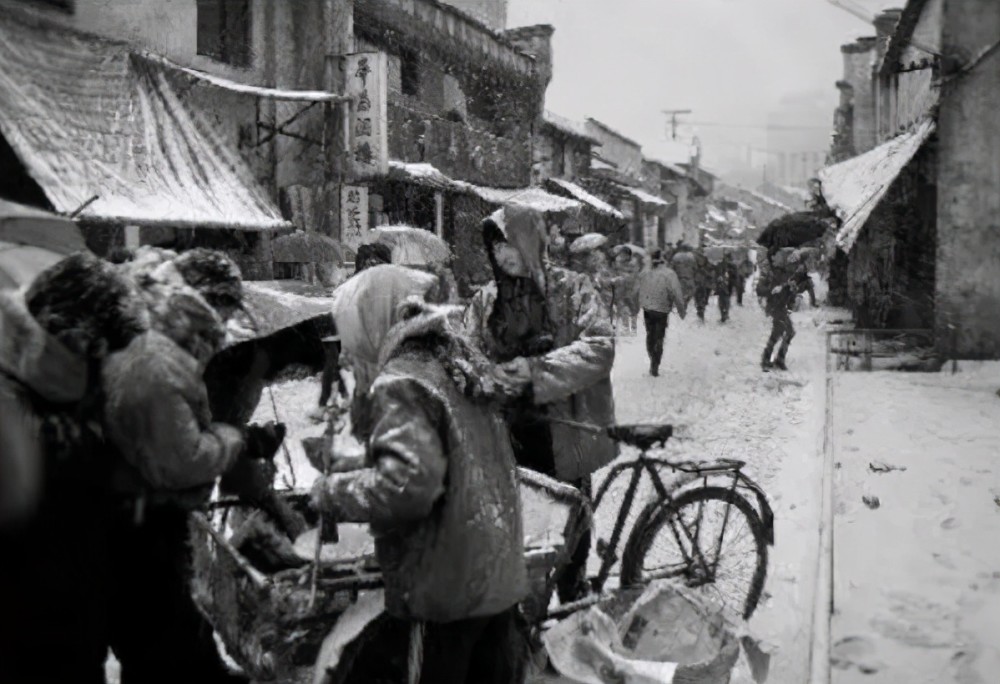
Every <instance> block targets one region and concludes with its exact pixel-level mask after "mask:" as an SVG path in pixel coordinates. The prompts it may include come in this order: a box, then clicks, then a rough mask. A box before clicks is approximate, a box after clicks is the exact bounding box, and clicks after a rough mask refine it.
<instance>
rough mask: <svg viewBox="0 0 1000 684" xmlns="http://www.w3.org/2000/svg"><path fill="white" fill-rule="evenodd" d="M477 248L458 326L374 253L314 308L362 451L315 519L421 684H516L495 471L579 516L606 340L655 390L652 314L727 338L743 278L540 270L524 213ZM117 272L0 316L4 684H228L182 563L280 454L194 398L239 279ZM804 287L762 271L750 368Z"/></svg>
mask: <svg viewBox="0 0 1000 684" xmlns="http://www.w3.org/2000/svg"><path fill="white" fill-rule="evenodd" d="M482 234H483V245H484V248H485V250H486V254H487V256H488V259H489V264H490V266H491V269H492V273H491V275H492V278H491V280H490V282H489V283H488V284H486V285H485V286H483V287H482V288H480V289H479V290H478V291H477V292H476V293H475V294H474V296H473V297H472V298H471V300H469V301H467V302H465V303H463V304H461V305H460V304H459V303H458V302H457V301H456V297H455V288H454V285H453V279H451V278H449V277H447V274H446V273H444V272H443V269H433V268H430V269H422V270H421V269H414V268H409V267H405V266H400V265H395V264H392V263H390V262H391V261H392V255H391V252H390V251H389V250H387V249H385V248H382V247H381V246H379V245H368V246H364V247H363V249H362V250H361V251H360V252H359V253H358V255H357V260H356V264H357V271H356V273H355V275H354V276H353V277H351V278H350V279H349V280H348V281H347V282H346V283H344V284H343V285H341V286H340V287H339V288H338V289H337V290H336V291H335V293H334V304H333V312H332V313H333V319H334V321H335V324H336V329H337V335H338V339H339V346H335V345H328V347H330V348H331V349H333V348H336V351H335V352H334V353H331V354H328V356H327V368H326V371H325V372H324V380H323V389H322V394H323V396H322V397H321V403H325V401H326V399H327V398H328V397H329V396H330V394H331V388H332V386H333V384H335V383H336V384H338V386H339V389H340V391H341V392H345V391H346V389H345V387H344V385H343V383H342V382H338V381H337V379H336V378H337V376H338V375H339V374H338V372H337V370H338V367H339V364H340V363H341V362H343V363H344V365H346V366H347V367H349V368H350V370H351V371H352V374H353V377H354V380H355V389H354V394H353V397H352V399H351V411H350V416H351V421H350V424H351V430H352V431H353V433H354V435H355V436H356V437H357V438H358V440H359V442H361V443H362V444H364V445H365V447H366V449H365V455H364V457H363V459H361V460H360V461H353V462H351V463H348V462H347V459H345V460H344V461H343V462H341V463H337V458H336V456H337V455H336V454H331V455H330V457H331V459H332V461H333V462H334V467H333V468H332V472H329V473H327V474H325V475H323V476H321V477H320V478H318V479H317V481H316V482H315V484H314V485H313V489H312V497H311V499H312V505H313V506H314V508H315V509H316V510H317V511H319V512H320V513H322V514H323V515H324V516H326V517H325V518H324V519H327V518H329V519H331V520H336V521H341V522H362V523H367V524H368V525H369V526H370V529H371V531H372V534H373V536H374V538H375V542H376V555H377V560H378V563H379V567H380V569H381V572H382V574H383V577H384V584H385V618H384V619H385V620H386V621H387V622H389V623H391V625H392V627H391V629H390V631H393V630H395V631H396V632H397V633H401V634H404V635H405V636H406V639H405V644H403V645H401V646H400V649H405V650H406V653H407V656H408V657H407V658H406V662H407V667H408V669H409V670H411V675H412V674H413V671H417V672H419V673H420V675H419V680H420V681H424V682H445V681H447V682H504V683H508V682H521V681H524V677H525V671H526V666H527V659H528V641H527V630H526V627H525V624H524V619H523V617H522V616H521V614H520V611H519V609H518V605H519V603H520V602H521V601H522V600H523V599H524V598H525V597H526V595H527V592H528V581H527V575H526V567H525V558H524V539H523V532H522V519H521V509H520V498H519V491H518V479H517V473H516V468H515V466H521V467H524V468H529V469H532V470H535V471H537V472H539V473H542V474H544V475H547V476H549V477H552V478H555V479H557V480H559V481H562V482H564V483H568V484H571V485H573V486H574V487H577V488H579V489H580V490H582V491H584V492H588V491H589V488H590V478H591V475H592V474H593V473H594V472H595V471H596V470H598V469H599V468H601V467H603V466H605V465H607V464H608V463H610V462H611V461H612V460H613V459H614V458H615V457H616V456H617V447H616V444H615V443H614V442H613V441H612V440H611V439H610V438H609V437H608V436H607V435H606V434H604V433H602V432H600V431H595V430H587V429H582V428H581V426H583V425H588V426H608V425H611V424H613V423H614V417H615V407H614V399H613V394H612V387H611V369H612V366H613V363H614V358H615V337H616V335H626V336H627V335H635V334H636V330H637V318H638V315H639V313H642V316H643V320H644V324H645V329H646V349H647V351H648V354H649V359H650V373H651V374H652V375H653V376H656V375H657V374H658V372H659V368H660V364H661V360H662V354H663V343H664V337H665V335H666V331H667V328H668V321H669V315H670V313H671V312H672V311H676V312H677V314H678V315H680V316H681V317H682V318H683V317H684V316H686V313H687V309H688V304H689V303H690V301H691V300H692V299H693V300H694V303H695V308H696V311H697V314H698V317H699V318H700V319H702V320H704V316H705V311H706V308H707V304H708V301H709V298H710V296H711V295H713V294H714V295H716V296H717V298H718V305H719V313H720V318H721V321H722V322H725V321H726V320H727V319H728V316H729V305H730V300H731V298H732V297H733V296H735V297H736V300H737V304H738V305H740V304H742V297H743V290H744V289H745V287H746V280H747V278H748V276H749V275H750V274H751V273H752V271H753V265H752V264H751V263H749V262H748V261H737V260H735V259H733V258H732V256H730V255H727V256H725V257H724V258H723V259H722V260H721V262H719V263H717V264H716V263H712V262H711V261H710V260H709V259H708V257H707V256H706V254H705V252H704V250H702V249H692V248H690V247H688V246H686V245H684V244H678V245H676V246H673V247H671V248H670V249H668V250H664V251H657V252H654V253H653V254H652V255H651V258H650V260H649V264H648V265H646V264H644V263H643V259H642V254H641V253H640V252H639V251H637V250H635V249H633V248H628V247H625V248H619V249H616V250H612V251H611V254H612V256H613V259H609V258H608V256H607V254H608V249H607V239H606V238H605V237H604V236H600V235H595V234H591V235H585V236H583V237H580V238H577V239H576V240H574V241H573V242H571V243H569V244H564V243H560V244H558V245H553V242H552V239H551V238H552V235H551V233H550V231H549V228H548V226H547V225H546V221H545V218H544V216H543V215H542V214H539V213H538V212H535V211H533V210H530V209H527V208H518V207H507V208H504V209H501V210H499V211H497V212H496V213H494V214H492V215H491V216H489V217H488V218H487V219H486V220H484V221H483V224H482ZM115 261H116V263H112V262H111V261H108V260H102V259H99V258H97V257H94V256H92V255H88V254H78V255H74V256H71V257H68V258H66V259H64V260H63V261H61V262H59V263H58V264H56V265H55V266H53V267H51V268H49V269H47V270H46V271H44V272H43V273H42V274H41V275H40V276H39V277H38V278H37V279H36V280H35V281H34V282H33V283H32V284H31V286H30V287H28V288H27V289H25V290H18V291H7V292H2V293H0V333H2V334H0V402H2V404H3V411H2V413H0V416H2V419H3V429H2V431H0V448H2V449H3V451H2V452H0V488H2V489H3V492H2V494H3V498H2V501H3V504H4V506H3V507H2V509H0V513H2V516H3V517H2V518H0V535H2V540H0V541H2V543H3V548H4V549H5V558H6V559H8V560H5V562H4V563H2V564H0V605H2V606H3V610H2V611H0V628H2V634H0V648H2V649H3V652H2V653H0V680H2V681H5V682H36V681H72V682H81V683H86V682H103V681H104V677H105V675H104V662H105V659H106V655H107V652H108V650H109V648H110V649H111V650H112V651H113V652H114V654H115V656H116V657H117V658H118V660H119V661H120V663H121V682H122V684H135V683H144V684H148V683H154V684H155V683H156V682H164V683H166V682H182V681H198V682H230V681H241V679H240V677H239V676H237V675H235V674H232V673H230V672H229V671H228V670H227V669H226V667H225V666H224V665H223V663H222V661H221V660H220V657H219V655H218V652H217V649H216V646H215V643H214V640H213V635H212V627H211V625H210V624H209V623H208V622H207V621H206V620H205V619H204V618H203V617H202V616H201V614H200V613H199V612H198V610H197V608H196V607H195V605H194V602H193V600H192V598H191V592H190V580H191V571H192V570H191V551H190V548H189V545H188V538H187V534H188V516H189V513H190V512H191V511H192V510H195V509H197V508H199V507H200V506H202V505H204V504H205V502H206V501H207V500H208V497H209V496H210V493H211V491H212V488H213V485H214V484H215V483H216V482H217V481H218V480H219V478H220V477H222V478H223V479H224V480H225V481H226V482H228V484H229V489H230V491H233V493H236V494H238V495H239V494H244V495H246V496H248V497H251V498H252V497H258V498H259V489H260V487H261V486H262V485H261V478H262V477H265V475H263V474H262V473H266V472H267V471H266V470H261V465H260V464H261V463H262V462H264V461H266V458H262V456H264V457H266V456H267V455H268V454H266V453H265V454H261V453H260V452H261V451H270V452H271V454H273V451H274V450H276V449H277V447H278V443H279V442H280V441H281V439H282V437H283V435H284V430H283V428H281V427H280V426H278V427H277V428H276V427H275V426H274V425H269V426H254V425H247V424H246V420H248V416H247V415H246V412H245V411H243V412H242V413H241V411H239V410H236V409H235V408H232V407H229V406H227V401H228V400H230V397H228V395H227V391H231V387H232V386H233V385H232V382H233V381H234V378H226V377H215V376H213V374H212V373H209V374H207V375H206V368H207V367H208V365H209V362H210V360H211V359H212V358H213V356H215V355H216V354H217V353H218V352H219V351H220V349H221V348H222V345H223V341H224V338H225V334H226V333H225V331H226V323H227V321H228V320H229V319H230V318H231V317H232V316H234V315H235V314H237V313H238V312H239V311H240V310H241V308H242V306H243V295H242V286H241V280H240V275H239V270H238V269H237V268H236V266H235V264H234V263H233V262H232V261H231V260H230V259H229V258H228V257H226V256H225V255H223V254H221V253H219V252H214V251H210V250H203V249H197V250H192V251H188V252H183V253H179V254H178V253H175V252H172V251H169V250H164V249H156V248H141V249H139V250H138V251H135V252H132V253H129V254H127V255H123V256H121V257H120V258H118V259H116V260H115ZM779 261H780V260H779ZM786 261H787V260H786ZM781 265H782V268H783V267H784V266H788V265H789V264H786V263H784V262H781ZM786 271H787V272H788V273H790V274H791V275H789V276H782V278H783V279H782V278H779V277H777V275H775V274H777V273H779V272H780V273H785V272H786ZM800 271H801V269H795V268H792V269H790V270H789V269H785V270H784V271H783V270H781V269H780V268H771V269H770V271H769V273H770V274H771V275H770V276H769V278H768V291H767V292H766V294H765V295H764V296H765V299H766V307H765V308H766V312H767V314H768V315H769V316H771V317H772V319H773V321H774V326H773V327H774V330H773V332H772V335H771V338H770V339H769V341H768V347H767V349H766V350H765V362H764V365H765V367H770V366H771V365H773V366H774V367H778V368H783V367H784V366H785V355H786V353H787V350H788V344H789V342H790V340H791V338H792V336H793V335H794V331H793V329H792V326H791V321H790V318H789V317H788V310H789V308H790V301H791V300H793V299H794V296H795V295H796V294H797V293H798V292H799V291H800V290H801V288H802V287H803V286H804V283H803V281H802V280H801V272H800ZM805 277H806V280H808V275H806V276H805ZM779 342H780V346H779V347H778V357H777V358H776V359H775V360H774V361H773V362H772V361H771V354H772V352H773V348H774V346H775V345H776V344H778V343H779ZM259 360H260V359H259V358H256V357H255V361H254V364H255V368H256V365H259V364H258V363H257V362H258V361H259ZM262 363H265V365H266V363H267V361H266V359H265V361H263V362H262ZM228 372H229V373H230V374H232V373H239V372H241V371H238V370H230V371H228ZM250 372H251V371H250V370H247V371H246V373H250ZM252 372H253V373H257V375H258V376H260V377H263V371H262V370H261V369H259V368H257V369H256V370H254V371H252ZM216 375H218V374H216ZM236 380H238V381H239V382H243V383H245V381H246V378H245V377H242V376H241V377H239V378H236ZM258 389H259V388H258ZM257 398H259V392H258V393H257ZM232 401H235V399H233V400H232ZM213 416H214V418H213ZM220 416H224V417H225V418H226V419H227V420H230V421H231V422H230V423H223V422H219V417H220ZM239 416H243V417H242V418H241V417H239ZM270 475H271V476H272V477H273V471H271V472H270ZM268 484H269V483H268ZM264 486H265V487H266V486H267V484H265V485H264ZM590 546H591V536H590V533H589V531H586V532H585V533H584V534H582V535H581V538H580V541H579V543H578V544H577V545H576V546H575V548H574V549H572V550H571V554H570V556H571V560H570V562H569V563H568V565H567V566H565V567H564V568H562V569H561V570H560V572H559V575H558V578H557V582H556V584H557V593H558V598H559V600H560V601H562V602H571V601H574V600H576V599H579V598H581V597H583V596H584V595H586V594H587V592H588V590H589V587H588V583H587V579H586V564H587V557H588V554H589V552H590ZM55 654H58V655H57V656H56V655H55ZM382 660H383V663H384V664H388V663H390V662H392V659H391V658H386V659H382ZM370 674H371V673H370V672H369V673H367V675H366V676H369V675H370ZM358 681H363V680H361V679H359V680H358ZM373 681H374V679H373ZM411 681H412V679H411Z"/></svg>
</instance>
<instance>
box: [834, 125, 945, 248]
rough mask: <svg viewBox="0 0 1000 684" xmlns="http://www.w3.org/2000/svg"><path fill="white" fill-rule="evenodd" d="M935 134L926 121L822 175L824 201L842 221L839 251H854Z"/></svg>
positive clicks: (839, 232)
mask: <svg viewBox="0 0 1000 684" xmlns="http://www.w3.org/2000/svg"><path fill="white" fill-rule="evenodd" d="M933 132H934V122H933V121H931V120H927V121H924V122H923V123H922V124H920V125H919V126H918V127H917V128H916V129H914V130H912V131H910V132H908V133H904V134H903V135H900V136H898V137H896V138H893V139H892V140H890V141H888V142H885V143H883V144H881V145H879V146H878V147H876V148H875V149H872V150H869V151H867V152H865V153H864V154H861V155H858V156H857V157H854V158H852V159H848V160H847V161H843V162H840V163H839V164H834V165H833V166H828V167H826V168H825V169H823V170H821V171H820V172H819V180H820V182H821V183H822V191H823V198H824V199H825V200H826V203H827V206H829V207H830V208H831V209H833V211H834V212H836V214H837V216H838V217H840V220H841V221H842V224H841V226H840V230H839V231H838V232H837V238H836V242H837V246H838V247H840V248H841V249H842V250H844V251H845V252H849V251H851V248H852V247H854V243H855V241H856V240H857V239H858V235H860V234H861V229H862V228H863V227H864V225H865V222H867V221H868V217H869V216H871V213H872V211H873V210H874V209H875V207H876V206H878V203H879V202H880V201H882V198H883V197H884V196H885V193H887V192H888V191H889V188H890V186H892V183H893V181H895V180H896V178H897V177H898V176H899V174H900V172H901V171H902V170H903V169H904V168H905V167H906V165H907V164H909V163H910V160H911V159H913V157H914V155H916V153H917V152H918V151H919V150H920V148H921V146H922V145H923V144H924V142H925V141H926V140H927V138H929V137H930V135H931V133H933Z"/></svg>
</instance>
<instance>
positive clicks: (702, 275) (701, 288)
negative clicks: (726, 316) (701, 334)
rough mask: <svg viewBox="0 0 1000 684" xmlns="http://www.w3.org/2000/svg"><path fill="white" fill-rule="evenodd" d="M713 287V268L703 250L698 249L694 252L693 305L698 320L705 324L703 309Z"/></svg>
mask: <svg viewBox="0 0 1000 684" xmlns="http://www.w3.org/2000/svg"><path fill="white" fill-rule="evenodd" d="M714 286H715V267H714V266H713V265H712V262H711V261H709V260H708V257H707V256H705V250H704V248H702V247H698V248H697V249H695V250H694V305H695V310H696V311H697V312H698V320H700V321H701V322H703V323H704V322H705V309H706V308H708V299H709V297H711V295H712V290H713V289H714Z"/></svg>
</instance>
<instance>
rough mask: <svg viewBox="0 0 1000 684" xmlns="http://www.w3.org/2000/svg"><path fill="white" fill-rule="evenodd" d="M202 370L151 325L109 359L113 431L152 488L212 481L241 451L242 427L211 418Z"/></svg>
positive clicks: (108, 407)
mask: <svg viewBox="0 0 1000 684" xmlns="http://www.w3.org/2000/svg"><path fill="white" fill-rule="evenodd" d="M203 371H204V368H202V366H201V364H199V363H198V361H197V360H196V359H195V358H194V357H193V356H191V355H190V354H189V353H188V352H186V351H185V350H184V349H182V348H181V347H180V346H178V345H177V344H176V343H175V342H173V341H172V340H171V339H170V338H168V337H166V336H165V335H163V334H161V333H159V332H156V331H153V330H151V331H149V332H146V333H144V334H142V335H140V336H138V337H137V338H136V339H134V340H133V341H132V342H131V343H130V344H129V346H127V347H126V348H125V349H123V350H122V351H119V352H116V353H114V354H111V355H110V356H109V357H108V358H107V359H106V360H105V362H104V366H103V369H102V375H103V382H104V390H105V393H106V400H105V424H106V427H107V430H108V436H109V437H110V439H111V442H112V443H113V444H114V446H115V447H116V448H117V449H118V451H119V452H120V453H121V455H122V457H123V459H124V460H125V462H126V463H128V464H129V465H130V466H132V467H133V468H135V469H136V471H138V474H139V475H140V476H141V478H142V480H143V482H144V484H145V486H147V487H149V488H152V489H153V490H188V489H191V488H196V487H202V486H205V485H209V484H211V483H212V482H213V481H214V480H215V478H216V477H218V476H219V475H221V474H222V473H224V472H225V471H226V470H227V469H228V468H229V466H230V465H232V463H233V461H234V460H235V458H236V457H237V455H238V454H239V452H240V450H241V449H242V445H243V442H242V437H241V434H240V432H239V430H237V429H235V428H233V427H231V426H229V425H224V424H222V423H213V422H212V414H211V411H210V410H209V404H208V394H207V392H206V390H205V383H204V381H203V380H202V373H203Z"/></svg>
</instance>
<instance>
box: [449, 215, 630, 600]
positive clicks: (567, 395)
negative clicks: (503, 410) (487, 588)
mask: <svg viewBox="0 0 1000 684" xmlns="http://www.w3.org/2000/svg"><path fill="white" fill-rule="evenodd" d="M546 238H547V231H546V226H545V220H544V217H543V215H542V214H541V213H540V212H538V211H536V210H533V209H530V208H526V207H518V206H508V207H506V208H504V209H501V210H499V211H497V212H496V213H494V214H492V215H491V216H490V217H489V218H487V219H486V220H485V221H484V222H483V242H484V244H485V247H486V253H487V256H488V257H489V260H490V265H491V267H492V269H493V281H492V282H490V283H488V284H487V285H486V286H484V287H483V288H481V289H480V290H479V291H478V292H477V293H476V294H475V295H474V296H473V297H472V300H471V301H470V303H469V305H468V307H467V308H466V311H465V329H466V331H467V334H468V335H469V337H470V338H471V339H472V340H473V341H474V343H475V344H476V345H477V346H479V347H480V348H481V349H483V350H484V351H485V352H486V355H487V356H488V357H489V358H490V359H491V360H492V361H493V362H495V363H496V364H497V379H498V381H499V382H501V383H503V384H505V385H506V386H507V387H508V390H509V393H510V394H511V395H512V396H514V397H515V399H514V400H513V401H512V402H511V405H510V407H509V408H508V411H507V422H508V424H509V425H510V430H511V436H512V439H513V443H514V453H515V456H516V458H517V462H518V464H519V465H521V466H524V467H527V468H531V469H532V470H536V471H538V472H541V473H544V474H546V475H550V476H554V477H556V478H557V479H559V480H562V481H563V482H568V483H570V484H573V485H575V486H578V487H580V488H582V489H584V490H587V489H588V488H589V486H590V475H591V473H593V472H594V471H595V470H597V469H598V468H601V467H603V466H605V465H607V464H608V463H610V462H611V461H612V460H613V459H614V458H615V456H616V455H617V453H618V452H617V447H616V445H615V443H614V442H613V441H612V440H611V439H610V438H609V437H608V436H607V435H606V434H605V433H604V432H603V431H601V432H594V431H589V430H585V429H581V428H580V427H577V426H576V424H579V423H586V424H589V425H595V426H599V427H605V426H609V425H611V424H613V423H614V420H615V405H614V397H613V395H612V389H611V368H612V366H613V365H614V359H615V344H614V335H613V332H612V328H611V318H610V313H609V312H608V310H607V306H606V304H605V302H604V300H603V299H602V297H601V296H600V294H599V293H598V291H597V289H596V288H595V287H594V285H593V283H592V278H591V277H590V276H586V275H583V274H581V273H574V272H572V271H568V270H566V269H562V268H557V267H552V266H550V265H549V264H548V263H547V260H546V242H547V239H546ZM567 421H568V422H567ZM589 548H590V536H589V531H588V532H587V533H586V534H585V535H584V536H583V539H582V540H581V542H580V544H579V545H578V546H577V548H576V550H575V551H574V554H573V559H572V562H571V563H570V564H569V567H568V568H566V569H565V570H564V572H563V574H562V576H561V577H560V578H559V580H558V585H559V596H560V599H561V600H563V601H567V600H572V599H573V598H576V597H578V596H579V595H580V594H582V593H584V592H585V591H586V581H585V575H586V563H587V556H588V553H589Z"/></svg>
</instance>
